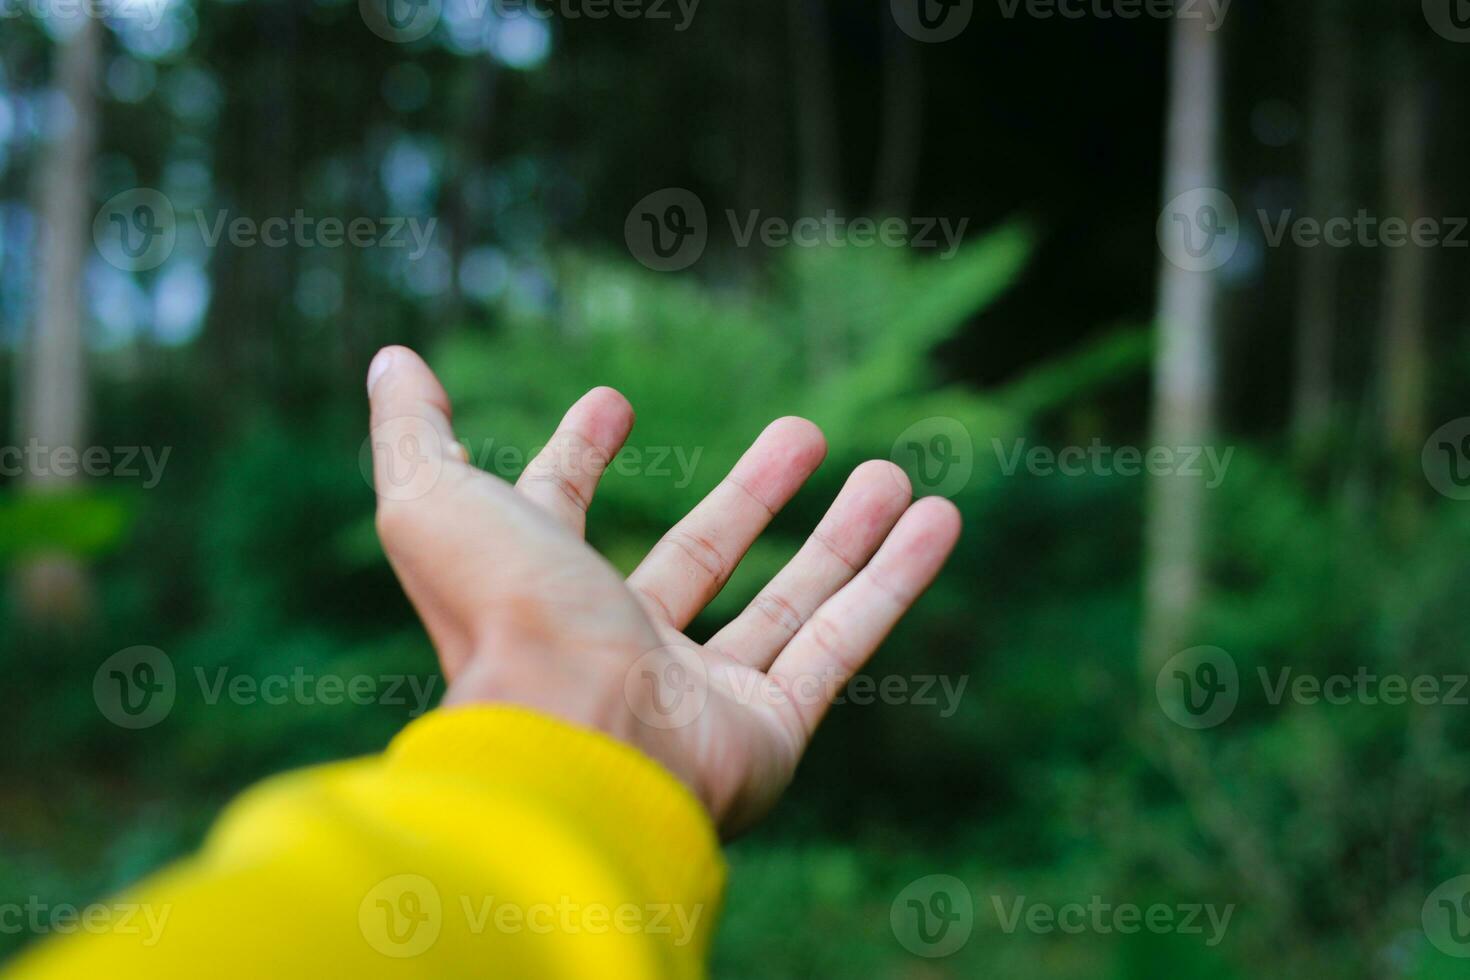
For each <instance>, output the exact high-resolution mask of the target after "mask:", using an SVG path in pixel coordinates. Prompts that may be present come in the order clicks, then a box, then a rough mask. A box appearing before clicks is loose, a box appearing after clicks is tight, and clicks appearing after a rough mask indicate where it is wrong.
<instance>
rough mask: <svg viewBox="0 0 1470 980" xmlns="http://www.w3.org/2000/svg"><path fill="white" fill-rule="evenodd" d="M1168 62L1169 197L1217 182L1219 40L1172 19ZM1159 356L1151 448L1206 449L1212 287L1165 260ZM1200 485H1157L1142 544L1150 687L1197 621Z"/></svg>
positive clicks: (1179, 479)
mask: <svg viewBox="0 0 1470 980" xmlns="http://www.w3.org/2000/svg"><path fill="white" fill-rule="evenodd" d="M1172 31H1173V35H1172V38H1171V41H1170V57H1169V70H1170V82H1169V96H1168V110H1167V112H1168V115H1167V119H1166V124H1165V125H1166V132H1165V158H1164V188H1163V190H1164V194H1163V199H1164V200H1165V201H1169V200H1172V199H1173V198H1174V197H1176V196H1177V195H1179V194H1182V193H1184V192H1185V191H1190V190H1195V189H1197V188H1207V187H1216V186H1218V182H1219V173H1220V168H1219V165H1218V158H1217V155H1218V150H1217V144H1218V135H1219V134H1218V118H1217V117H1218V114H1219V103H1220V45H1219V34H1218V32H1212V31H1209V30H1206V29H1205V26H1204V21H1203V20H1201V19H1188V18H1179V19H1176V20H1175V22H1174V25H1173V28H1172ZM1159 269H1160V272H1159V294H1158V338H1159V339H1158V351H1157V354H1156V355H1155V361H1154V402H1153V417H1152V421H1151V425H1150V428H1151V439H1152V441H1153V443H1154V444H1155V445H1162V446H1190V445H1193V446H1199V445H1204V444H1205V442H1206V441H1207V440H1208V439H1209V437H1210V434H1211V432H1212V431H1213V428H1214V426H1213V412H1214V395H1215V376H1216V361H1215V358H1216V344H1215V311H1214V304H1215V280H1214V276H1213V273H1210V272H1189V271H1185V270H1184V269H1181V268H1178V267H1176V266H1175V265H1173V264H1172V263H1170V262H1169V261H1167V260H1165V261H1163V262H1162V263H1161V264H1160V266H1159ZM1204 503H1205V501H1204V485H1203V483H1202V481H1200V480H1198V479H1194V478H1190V477H1186V476H1178V475H1170V476H1156V477H1152V478H1151V479H1150V481H1149V484H1148V500H1147V518H1146V526H1145V541H1144V597H1143V598H1144V616H1143V650H1142V667H1143V671H1144V674H1145V675H1146V676H1147V678H1148V679H1149V680H1150V682H1151V681H1152V679H1153V676H1154V675H1155V674H1156V673H1157V672H1158V670H1159V669H1160V667H1161V666H1162V665H1163V664H1164V662H1165V661H1166V660H1168V658H1169V657H1170V656H1172V655H1173V654H1174V653H1176V652H1178V649H1179V648H1180V646H1181V645H1182V644H1184V643H1185V642H1187V640H1188V639H1189V637H1190V633H1191V630H1192V629H1193V627H1194V624H1195V619H1196V616H1197V613H1198V607H1199V600H1200V592H1201V583H1202V579H1203V570H1202V565H1203V561H1204V556H1203V547H1204V543H1203V539H1204Z"/></svg>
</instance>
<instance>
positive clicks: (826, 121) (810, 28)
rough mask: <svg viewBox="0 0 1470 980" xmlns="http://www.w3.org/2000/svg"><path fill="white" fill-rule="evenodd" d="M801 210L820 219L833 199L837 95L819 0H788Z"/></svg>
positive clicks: (824, 15) (824, 14) (835, 192)
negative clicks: (819, 216) (818, 216)
mask: <svg viewBox="0 0 1470 980" xmlns="http://www.w3.org/2000/svg"><path fill="white" fill-rule="evenodd" d="M790 9H791V67H792V77H793V78H794V80H795V88H796V93H795V94H796V127H797V151H798V154H799V159H798V166H799V167H800V171H801V172H800V174H799V175H798V177H799V182H798V187H799V188H800V194H801V208H802V211H803V212H804V213H806V214H814V215H820V214H822V213H824V212H825V211H826V210H827V208H830V207H835V206H836V204H837V200H838V197H839V191H838V185H839V184H840V178H839V171H838V164H839V160H838V133H837V92H836V86H835V83H834V82H833V78H832V53H831V50H830V49H829V47H828V43H827V11H826V8H825V7H824V6H823V0H790Z"/></svg>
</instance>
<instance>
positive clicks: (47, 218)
mask: <svg viewBox="0 0 1470 980" xmlns="http://www.w3.org/2000/svg"><path fill="white" fill-rule="evenodd" d="M101 48H102V26H101V24H100V22H99V21H98V20H97V18H95V17H82V18H81V24H80V26H79V27H78V28H77V29H76V31H75V33H74V34H73V35H72V36H71V37H70V38H69V39H68V40H66V41H65V42H63V43H62V44H61V46H60V48H59V50H58V52H57V55H56V70H55V75H54V79H55V85H56V88H57V89H58V90H59V91H60V92H61V94H62V95H63V96H64V97H65V98H66V100H67V102H68V103H69V104H70V106H71V108H72V120H71V126H70V128H68V129H67V131H66V132H65V133H63V134H61V136H60V137H59V138H58V139H57V141H56V142H55V143H53V144H52V145H51V146H50V147H48V148H47V149H46V151H45V153H44V154H43V157H42V159H41V162H40V177H39V181H40V184H39V191H40V209H39V210H40V224H41V242H40V245H41V256H40V258H41V261H40V300H39V304H38V310H37V315H36V319H35V322H34V323H33V326H32V333H31V336H30V337H29V338H28V343H27V347H26V352H25V356H24V357H22V358H20V359H18V361H17V363H18V364H21V365H23V367H22V369H21V370H22V372H23V373H22V377H21V379H20V381H21V383H20V384H19V385H18V386H17V387H18V390H19V391H20V399H21V404H20V406H19V411H18V412H17V413H16V414H17V417H18V418H19V420H20V426H21V428H20V433H19V439H18V440H17V441H18V442H19V443H20V444H21V445H26V444H29V443H30V441H31V440H32V439H34V440H35V441H36V443H37V444H38V445H39V446H41V447H45V448H46V449H47V450H55V449H57V448H60V447H69V448H71V449H74V450H75V451H76V452H78V453H80V452H81V451H82V450H83V449H84V448H85V447H84V446H83V440H84V439H85V438H86V428H87V369H86V339H85V336H84V333H83V310H82V266H83V263H84V260H85V258H86V252H87V246H88V243H90V242H91V240H92V214H91V210H92V208H91V197H90V190H91V187H92V165H93V157H94V155H95V152H96V144H97V114H98V104H97V91H96V85H97V72H98V64H99V62H100V60H101ZM38 458H39V460H40V461H41V463H42V465H41V466H39V467H37V468H36V469H37V470H38V471H37V472H27V474H26V476H25V478H24V482H25V487H26V489H27V490H28V491H29V492H34V493H56V492H61V491H65V490H66V489H68V488H70V487H72V486H73V485H74V484H75V481H76V476H75V475H74V473H72V472H71V470H73V469H74V467H73V468H69V470H68V475H65V476H63V475H62V474H60V473H58V472H56V470H55V469H54V468H53V467H51V466H50V465H47V464H46V459H47V458H46V457H45V456H41V457H38ZM30 469H31V468H30V467H28V470H30ZM18 584H19V588H20V605H21V609H22V611H23V613H24V614H25V615H26V616H27V617H28V618H29V619H31V620H32V621H35V622H37V623H40V624H42V625H49V624H61V623H65V622H67V621H69V620H71V619H74V618H76V617H78V616H80V615H82V614H84V613H85V612H86V610H87V609H88V607H89V606H90V589H89V584H88V578H87V573H86V568H85V567H84V566H83V565H82V563H81V562H80V561H79V560H77V559H76V558H74V557H71V556H68V555H65V554H61V553H54V554H42V555H38V556H35V557H33V558H31V559H29V560H27V561H26V562H25V563H24V564H23V565H22V566H21V567H20V569H19V570H18Z"/></svg>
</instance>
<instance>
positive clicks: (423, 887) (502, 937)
mask: <svg viewBox="0 0 1470 980" xmlns="http://www.w3.org/2000/svg"><path fill="white" fill-rule="evenodd" d="M724 876H725V868H724V863H723V861H722V859H721V856H720V852H719V842H718V839H717V837H716V835H715V832H714V829H713V827H712V826H711V824H710V821H709V818H708V816H707V814H706V813H705V811H704V808H703V807H702V806H701V805H700V803H699V802H698V801H697V800H696V799H695V798H694V796H693V795H692V794H691V793H690V792H689V791H688V790H687V789H686V788H685V787H684V786H683V785H682V784H681V783H679V782H678V781H677V780H675V779H674V777H673V776H671V775H669V774H668V773H667V772H666V771H665V770H663V769H662V768H661V767H659V766H658V765H657V764H655V763H654V762H652V761H650V760H649V759H648V758H646V757H645V756H643V755H642V754H640V753H639V752H637V751H636V750H634V749H632V748H630V747H629V746H627V745H624V744H622V743H621V742H617V741H614V740H612V739H610V738H607V737H605V736H603V735H600V734H596V733H593V732H590V731H586V730H583V729H580V728H576V727H574V726H572V725H569V724H566V723H563V722H560V721H556V720H553V719H551V718H548V717H545V716H542V715H539V714H535V713H532V712H529V711H525V710H521V709H518V708H510V707H503V706H494V707H490V706H480V707H469V708H456V709H452V710H446V711H437V712H433V713H431V714H429V715H426V716H425V717H423V718H421V719H419V720H418V721H416V722H414V723H413V724H412V725H410V726H409V727H408V728H406V729H404V731H403V732H402V733H400V735H399V736H398V737H397V738H396V739H395V740H394V741H393V744H392V745H391V746H390V747H389V748H388V751H387V752H386V753H385V754H384V755H382V756H376V757H371V758H367V759H360V760H355V761H349V762H342V763H336V764H332V765H326V766H320V767H316V768H312V769H306V770H302V771H300V772H295V773H290V774H287V775H283V776H279V777H275V778H273V779H270V780H267V781H265V782H263V783H261V784H260V785H258V786H256V787H253V788H252V789H250V790H248V791H247V792H246V793H245V794H243V795H242V796H241V797H240V798H239V799H238V800H236V801H235V802H234V803H233V804H232V805H231V806H230V807H229V808H228V809H227V810H226V811H225V813H224V814H223V816H222V817H221V818H220V820H219V822H218V823H217V824H216V825H215V827H214V829H213V830H212V831H211V832H210V835H209V837H208V839H207V841H206V842H205V845H204V847H203V848H202V849H201V851H200V853H198V854H197V855H195V856H193V857H191V858H189V859H187V860H184V861H182V862H180V863H179V864H177V865H175V866H173V867H172V868H169V869H166V870H165V871H163V872H161V873H159V874H158V875H156V876H154V877H153V878H151V879H149V880H147V881H145V882H143V883H142V884H140V885H139V886H137V887H136V888H135V889H133V890H132V891H131V892H130V893H126V894H123V895H121V896H119V897H118V898H117V899H115V900H112V901H108V902H103V903H100V904H101V905H103V906H105V908H106V914H105V915H103V914H101V913H98V914H97V915H95V916H94V921H93V923H92V924H91V926H90V927H89V926H87V925H86V924H85V922H77V923H72V925H73V926H74V928H73V929H71V930H69V931H70V932H71V933H72V934H71V935H67V936H53V937H51V938H49V939H47V940H46V941H45V942H42V943H40V944H39V945H38V946H37V947H35V948H33V949H32V950H30V951H28V953H26V954H24V955H22V956H21V957H20V959H19V960H18V961H17V962H16V963H15V964H14V966H13V967H12V971H11V972H10V975H12V976H14V977H16V978H27V980H28V978H53V977H56V978H60V977H66V978H75V977H114V978H131V977H148V978H158V977H191V978H192V977H210V978H215V980H223V978H230V977H251V978H256V977H271V978H275V977H310V978H312V980H326V978H333V977H380V976H381V977H435V978H445V977H495V978H501V977H504V978H542V977H545V978H558V977H576V978H578V980H582V978H586V977H613V978H624V977H626V978H632V980H637V978H644V977H649V978H653V977H677V978H683V977H700V976H703V975H704V974H705V962H706V955H707V952H708V948H709V942H710V936H711V933H712V931H713V927H714V922H715V919H716V917H717V914H718V911H719V908H718V906H719V901H720V895H721V890H722V888H723V884H724ZM130 910H131V914H129V912H130ZM86 911H90V910H84V912H86ZM104 920H105V921H104ZM56 931H60V930H59V929H58V930H56Z"/></svg>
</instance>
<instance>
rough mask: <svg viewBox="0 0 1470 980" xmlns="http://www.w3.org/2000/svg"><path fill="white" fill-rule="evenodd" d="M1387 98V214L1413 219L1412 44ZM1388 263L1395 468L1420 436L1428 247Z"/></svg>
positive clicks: (1417, 107) (1419, 190)
mask: <svg viewBox="0 0 1470 980" xmlns="http://www.w3.org/2000/svg"><path fill="white" fill-rule="evenodd" d="M1397 55H1398V58H1397V61H1396V62H1395V63H1394V64H1393V66H1392V68H1391V71H1392V74H1393V77H1392V79H1391V81H1390V88H1389V95H1388V101H1387V102H1386V103H1385V105H1384V120H1383V140H1384V141H1383V154H1384V157H1383V164H1384V185H1385V186H1384V196H1385V202H1386V206H1387V213H1386V215H1385V217H1396V218H1399V219H1402V220H1403V221H1405V222H1407V223H1408V224H1410V225H1412V224H1413V222H1414V221H1415V220H1416V219H1418V218H1422V217H1425V216H1427V213H1428V212H1427V194H1426V193H1425V188H1424V181H1425V158H1426V156H1427V142H1428V133H1427V130H1426V125H1425V123H1426V119H1425V116H1426V99H1425V95H1426V93H1425V85H1424V80H1423V76H1422V74H1421V66H1420V65H1419V62H1418V59H1417V57H1416V56H1415V54H1414V52H1413V50H1412V48H1411V47H1410V46H1409V45H1407V44H1405V45H1403V46H1402V47H1401V48H1400V49H1399V50H1398V52H1397ZM1384 252H1385V253H1386V254H1385V260H1386V261H1387V263H1388V269H1387V275H1386V279H1385V285H1384V292H1383V319H1382V323H1381V324H1380V346H1381V352H1380V357H1381V364H1382V372H1383V373H1382V380H1381V384H1382V392H1383V416H1382V422H1383V432H1382V438H1383V444H1384V447H1385V448H1386V449H1387V451H1388V453H1389V457H1390V459H1391V460H1392V465H1393V468H1394V470H1395V471H1396V472H1398V471H1401V470H1404V469H1407V468H1408V467H1409V466H1417V462H1405V461H1417V460H1418V453H1419V449H1420V447H1421V446H1422V445H1423V443H1424V437H1425V434H1426V433H1425V431H1424V380H1425V374H1426V364H1427V358H1428V354H1427V351H1426V346H1425V345H1426V331H1427V328H1428V293H1429V250H1428V249H1426V248H1424V247H1422V246H1418V245H1414V244H1413V243H1412V242H1409V243H1407V244H1404V245H1401V246H1399V247H1397V248H1388V249H1384Z"/></svg>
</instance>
